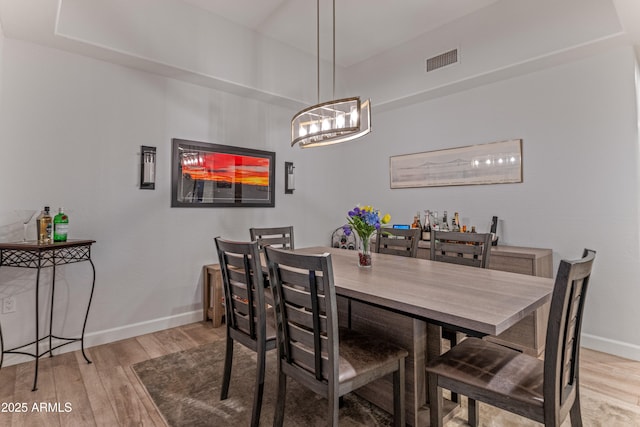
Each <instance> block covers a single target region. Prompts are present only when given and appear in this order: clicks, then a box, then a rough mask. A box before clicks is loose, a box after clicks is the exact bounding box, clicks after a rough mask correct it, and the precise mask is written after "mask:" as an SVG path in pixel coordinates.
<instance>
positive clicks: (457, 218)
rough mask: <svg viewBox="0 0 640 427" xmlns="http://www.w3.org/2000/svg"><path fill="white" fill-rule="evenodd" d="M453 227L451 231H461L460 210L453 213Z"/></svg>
mask: <svg viewBox="0 0 640 427" xmlns="http://www.w3.org/2000/svg"><path fill="white" fill-rule="evenodd" d="M451 228H452V230H451V231H458V232H459V231H460V216H459V215H458V212H456V213H455V214H453V220H452V224H451Z"/></svg>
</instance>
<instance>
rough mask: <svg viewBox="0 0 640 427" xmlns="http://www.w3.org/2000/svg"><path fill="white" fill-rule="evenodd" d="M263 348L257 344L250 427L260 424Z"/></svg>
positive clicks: (262, 390)
mask: <svg viewBox="0 0 640 427" xmlns="http://www.w3.org/2000/svg"><path fill="white" fill-rule="evenodd" d="M265 352H266V350H265V348H264V346H261V345H259V346H258V351H257V355H258V357H257V359H258V365H257V366H256V386H255V390H254V392H253V412H252V413H251V427H258V425H259V424H260V410H261V409H262V394H263V392H264V364H265Z"/></svg>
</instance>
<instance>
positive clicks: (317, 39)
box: [316, 0, 320, 104]
mask: <svg viewBox="0 0 640 427" xmlns="http://www.w3.org/2000/svg"><path fill="white" fill-rule="evenodd" d="M316 52H318V63H317V64H316V67H317V70H316V75H317V77H318V104H320V0H316Z"/></svg>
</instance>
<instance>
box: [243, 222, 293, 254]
mask: <svg viewBox="0 0 640 427" xmlns="http://www.w3.org/2000/svg"><path fill="white" fill-rule="evenodd" d="M249 234H250V235H251V240H252V241H254V240H257V241H258V246H259V247H260V250H262V248H264V247H265V246H267V245H270V246H273V247H276V248H282V249H292V250H293V249H295V247H294V244H293V226H287V227H263V228H257V227H252V228H250V229H249Z"/></svg>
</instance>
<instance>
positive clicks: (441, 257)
mask: <svg viewBox="0 0 640 427" xmlns="http://www.w3.org/2000/svg"><path fill="white" fill-rule="evenodd" d="M429 244H430V255H431V256H430V259H431V260H432V261H443V262H449V263H452V264H460V265H469V266H472V267H480V268H486V267H488V266H489V257H490V255H491V233H459V232H456V231H436V230H431V242H430V243H429Z"/></svg>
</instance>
